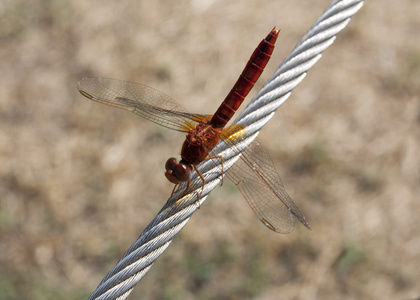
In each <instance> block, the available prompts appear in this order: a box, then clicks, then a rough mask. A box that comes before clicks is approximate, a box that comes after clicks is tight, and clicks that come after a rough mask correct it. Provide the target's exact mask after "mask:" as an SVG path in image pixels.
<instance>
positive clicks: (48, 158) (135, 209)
mask: <svg viewBox="0 0 420 300" xmlns="http://www.w3.org/2000/svg"><path fill="white" fill-rule="evenodd" d="M328 4H329V1H328V0H322V1H321V0H320V1H305V0H303V1H291V0H289V1H287V0H278V1H261V0H249V1H230V2H226V1H220V0H213V1H212V0H207V1H204V0H201V1H199V0H191V1H153V2H152V1H134V0H133V1H103V0H102V1H82V0H76V1H59V0H50V1H42V0H32V1H23V0H2V1H1V2H0V69H1V73H2V74H1V77H0V165H1V168H0V253H1V257H0V298H1V299H84V298H86V297H87V296H88V295H89V294H90V292H92V291H93V290H94V288H95V287H96V286H97V284H98V283H99V282H100V280H101V279H102V277H103V276H104V275H105V274H106V273H107V272H108V270H109V269H110V268H111V267H112V266H113V265H114V264H115V263H116V262H117V260H118V259H119V257H120V256H121V255H122V253H123V252H124V251H125V250H126V249H127V248H128V247H129V246H130V245H131V243H132V242H133V241H134V240H135V239H136V237H137V236H138V235H139V234H140V232H141V231H142V229H143V228H144V227H145V226H146V225H147V224H148V223H149V221H150V220H152V218H153V217H154V216H155V214H156V213H157V212H158V210H159V209H160V207H161V206H162V205H163V204H164V203H165V200H166V199H167V198H168V196H169V195H170V192H171V189H172V185H171V184H169V183H168V182H166V180H165V178H164V176H163V165H164V162H165V160H166V159H167V158H168V157H170V156H174V155H177V154H178V153H179V151H180V147H181V143H182V139H183V135H182V134H178V133H174V132H171V131H169V130H165V129H162V128H160V127H158V126H157V125H156V126H155V125H154V124H152V123H149V122H147V121H145V120H141V119H140V118H138V117H137V116H135V115H133V114H130V113H127V112H124V111H119V110H116V109H112V108H109V107H106V106H103V105H100V104H97V103H92V102H90V101H88V100H87V99H85V98H84V97H82V96H81V95H79V94H78V92H77V89H76V83H77V81H78V80H79V79H80V78H81V77H84V76H103V77H113V78H119V79H124V80H130V81H136V82H141V83H143V84H146V85H149V86H152V87H155V88H157V89H159V90H161V91H163V92H165V93H166V94H168V95H170V96H171V97H172V98H174V99H176V100H177V101H178V102H180V103H181V104H182V105H184V106H185V107H188V109H189V110H190V111H193V112H199V113H211V112H212V111H214V110H215V109H216V107H217V106H218V104H219V103H220V101H221V99H223V97H224V96H225V95H226V93H227V92H228V90H229V89H230V87H231V86H232V85H233V83H234V82H235V80H236V78H237V77H238V75H239V72H240V71H241V70H242V68H243V66H244V64H245V62H246V60H247V59H248V57H249V55H250V54H251V52H252V51H253V49H254V47H255V46H256V45H257V43H258V42H259V41H260V40H261V39H262V38H263V37H264V36H265V35H266V34H267V33H268V32H269V30H270V29H271V28H272V27H273V26H274V25H276V26H277V27H278V28H281V30H282V31H281V34H280V37H279V40H278V43H277V48H276V50H275V54H274V56H273V58H272V60H271V62H270V63H269V66H268V67H267V71H266V72H265V73H264V74H263V76H262V78H261V80H260V82H259V83H258V85H257V87H256V89H258V88H259V87H261V85H262V83H263V82H264V81H265V80H266V79H267V78H268V77H269V75H271V73H272V72H273V71H274V70H275V68H276V67H277V66H278V65H279V64H280V63H281V61H282V60H283V58H284V57H285V56H286V55H287V54H288V53H289V52H290V50H291V49H292V48H293V46H294V45H295V44H296V43H297V42H298V41H299V40H300V38H301V37H302V36H303V35H304V34H305V33H306V31H307V30H308V29H309V27H310V26H311V25H312V23H313V22H314V21H315V20H316V19H317V18H318V16H319V15H320V14H321V13H322V11H323V10H324V9H325V8H326V7H327V5H328ZM419 15H420V1H416V0H411V1H410V0H405V1H395V0H382V1H367V3H366V4H365V6H364V7H363V8H362V9H361V11H360V12H359V13H358V14H356V15H355V16H354V18H353V20H352V21H351V22H350V24H349V25H348V27H347V28H346V29H345V30H344V31H343V32H342V33H341V34H339V36H338V38H337V40H336V42H335V43H334V45H333V46H332V47H330V48H329V49H328V50H327V51H326V53H325V54H324V57H323V58H322V59H321V60H320V61H319V62H318V63H317V65H316V66H315V67H314V68H313V69H311V70H310V72H309V74H308V76H307V77H306V78H305V80H304V81H303V82H302V84H300V85H299V86H298V87H297V88H296V89H295V91H294V93H293V94H292V96H291V97H290V98H289V100H288V101H287V102H286V103H285V104H284V105H283V106H282V107H281V108H280V109H279V110H278V112H277V114H276V116H275V117H274V118H273V119H272V120H271V122H270V123H269V124H268V126H266V127H265V128H264V130H263V131H262V133H261V135H260V137H261V140H262V141H263V142H264V143H265V145H266V147H267V148H268V150H269V151H270V153H271V154H272V157H273V159H274V160H275V164H276V166H277V168H278V170H279V173H280V175H281V176H282V178H283V181H284V183H285V186H286V188H287V190H288V191H289V194H291V196H292V197H293V198H294V200H295V202H296V203H297V204H298V205H299V207H300V208H301V209H302V211H303V212H304V214H305V216H306V217H307V219H308V220H309V222H310V223H311V225H312V227H313V231H312V232H310V231H308V230H306V229H305V228H304V227H303V226H301V225H298V226H297V228H296V230H295V232H293V233H292V234H290V235H278V234H275V233H273V232H270V231H269V230H267V229H266V228H265V227H264V226H263V225H261V224H260V222H259V221H258V220H257V219H256V218H255V217H254V215H253V213H252V211H251V210H250V209H249V208H248V206H247V204H246V203H245V201H244V200H243V199H242V198H241V195H240V193H239V192H238V191H237V190H236V188H235V187H234V186H232V185H230V184H225V185H224V186H223V187H221V188H217V189H216V190H214V191H213V193H212V194H211V195H210V197H209V198H208V200H207V201H206V203H205V204H204V205H203V206H202V208H201V209H200V210H199V211H197V212H196V213H195V215H194V216H193V218H192V219H191V220H190V222H189V223H188V224H187V226H186V227H185V228H184V229H183V230H182V231H181V233H180V234H179V235H178V236H177V237H176V238H175V240H174V242H173V243H172V244H171V246H170V247H169V248H168V250H167V251H166V252H165V253H164V255H162V257H160V259H159V260H158V261H157V263H156V264H155V266H154V267H153V268H152V269H151V271H150V272H149V273H148V274H147V275H146V277H145V278H144V280H143V281H141V282H140V284H139V285H138V286H137V287H136V288H135V290H134V292H133V293H132V295H131V296H130V299H415V298H418V297H420V217H419V215H420V196H419V194H420V174H419V173H420V154H419V153H420V101H419V95H420V40H419V32H420V19H419ZM254 94H255V91H254V92H253V93H252V95H254Z"/></svg>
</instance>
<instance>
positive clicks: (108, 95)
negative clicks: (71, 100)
mask: <svg viewBox="0 0 420 300" xmlns="http://www.w3.org/2000/svg"><path fill="white" fill-rule="evenodd" d="M77 86H78V89H79V91H80V93H81V94H82V95H83V96H85V97H87V98H89V99H91V100H94V101H96V102H100V103H103V104H106V105H109V106H113V107H117V108H120V109H124V110H128V111H131V112H133V113H135V114H137V115H139V116H141V117H143V118H145V119H147V120H149V121H152V122H154V123H157V124H159V125H161V126H164V127H167V128H170V129H173V130H177V131H188V130H189V129H191V128H193V127H194V121H198V120H199V119H200V118H202V116H201V115H195V114H189V113H187V112H186V111H185V109H184V108H183V107H182V106H181V105H179V104H178V103H176V102H175V101H174V100H172V99H171V98H170V97H169V96H167V95H165V94H164V93H162V92H160V91H158V90H155V89H153V88H151V87H148V86H145V85H142V84H138V83H134V82H127V81H121V80H116V79H111V78H83V79H82V80H80V81H79V83H78V85H77Z"/></svg>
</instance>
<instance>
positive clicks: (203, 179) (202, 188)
mask: <svg viewBox="0 0 420 300" xmlns="http://www.w3.org/2000/svg"><path fill="white" fill-rule="evenodd" d="M193 168H194V170H195V171H196V172H197V174H198V176H200V178H201V180H202V181H203V185H202V186H201V191H200V194H198V198H197V201H198V208H199V209H200V206H201V204H200V199H201V194H202V193H203V191H204V185H205V184H206V179H205V178H204V176H203V174H201V172H200V171H199V170H198V169H197V167H196V166H193Z"/></svg>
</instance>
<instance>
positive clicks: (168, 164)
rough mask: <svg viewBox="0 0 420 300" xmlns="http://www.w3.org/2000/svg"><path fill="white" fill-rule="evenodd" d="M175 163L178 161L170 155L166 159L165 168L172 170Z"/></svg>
mask: <svg viewBox="0 0 420 300" xmlns="http://www.w3.org/2000/svg"><path fill="white" fill-rule="evenodd" d="M176 165H178V162H177V161H176V159H175V158H174V157H171V158H169V159H168V160H167V161H166V164H165V170H166V171H172V170H173V169H174V168H175V166H176Z"/></svg>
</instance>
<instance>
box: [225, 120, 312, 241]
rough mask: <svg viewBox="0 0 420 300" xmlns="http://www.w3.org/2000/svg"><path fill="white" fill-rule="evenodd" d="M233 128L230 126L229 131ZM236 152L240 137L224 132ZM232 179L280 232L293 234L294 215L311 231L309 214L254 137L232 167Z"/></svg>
mask: <svg viewBox="0 0 420 300" xmlns="http://www.w3.org/2000/svg"><path fill="white" fill-rule="evenodd" d="M228 131H229V128H228V129H227V132H228ZM222 136H223V140H224V142H226V143H228V144H229V146H230V147H232V149H233V150H234V151H238V152H239V150H238V148H237V147H236V145H237V143H239V142H240V140H241V139H240V138H238V137H235V138H232V135H231V134H230V137H228V136H226V135H222ZM226 175H227V177H228V178H230V179H231V180H232V181H233V182H234V183H235V184H236V186H237V187H238V188H239V190H240V191H241V193H242V195H243V196H244V198H245V199H246V200H247V202H248V204H249V206H250V207H251V208H252V210H253V211H254V213H255V214H256V215H257V217H258V218H259V219H260V220H261V222H262V223H263V224H264V225H266V226H267V227H268V228H269V229H271V230H273V231H275V232H278V233H290V232H292V231H293V229H294V218H297V219H298V220H299V221H300V222H301V223H302V224H303V225H305V226H306V227H307V228H308V229H310V230H311V227H310V226H309V224H308V222H307V221H306V220H305V217H304V216H303V214H302V213H301V211H300V210H299V208H298V207H297V206H296V204H295V203H294V202H293V200H292V199H291V198H290V196H289V194H287V192H286V190H285V188H284V185H283V183H282V181H281V179H280V176H279V174H278V173H277V171H276V169H275V167H274V164H273V161H272V160H271V158H270V155H269V154H268V152H267V150H266V149H265V148H264V147H263V146H262V144H261V143H260V142H259V141H258V140H254V141H253V142H252V143H251V145H249V146H248V147H247V148H246V149H245V150H244V151H242V152H241V158H240V159H239V160H238V161H237V162H236V163H235V164H234V165H233V166H232V167H231V168H230V169H229V171H228V172H227V174H226Z"/></svg>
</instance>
